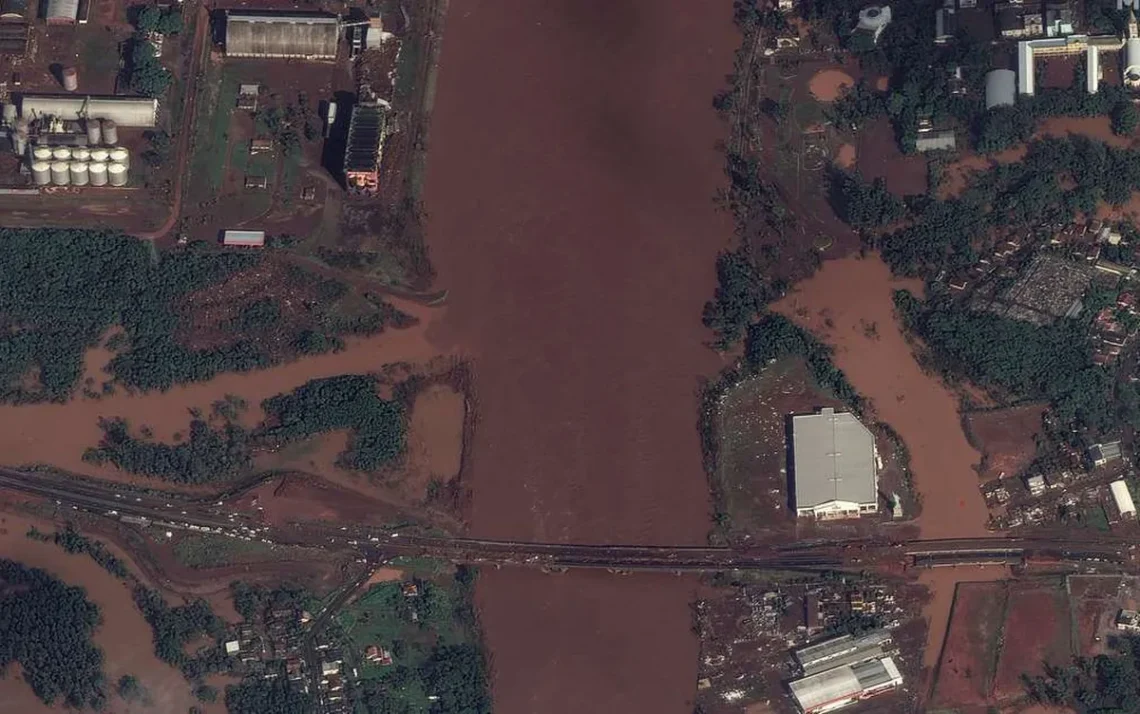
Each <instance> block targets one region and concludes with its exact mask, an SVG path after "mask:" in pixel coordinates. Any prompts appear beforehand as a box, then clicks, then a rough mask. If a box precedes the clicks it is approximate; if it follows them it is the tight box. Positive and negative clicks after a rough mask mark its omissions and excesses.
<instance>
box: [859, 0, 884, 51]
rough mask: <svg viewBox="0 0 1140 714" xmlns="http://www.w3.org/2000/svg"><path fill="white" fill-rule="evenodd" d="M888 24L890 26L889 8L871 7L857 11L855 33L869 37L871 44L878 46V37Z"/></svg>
mask: <svg viewBox="0 0 1140 714" xmlns="http://www.w3.org/2000/svg"><path fill="white" fill-rule="evenodd" d="M889 24H891V6H890V5H884V6H883V7H879V6H877V5H871V6H870V7H865V8H863V9H862V10H860V11H859V21H858V22H857V23H856V25H855V31H856V32H863V33H866V34H868V35H870V37H871V43H872V44H878V42H879V37H880V36H882V34H883V30H885V29H887V25H889Z"/></svg>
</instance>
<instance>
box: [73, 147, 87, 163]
mask: <svg viewBox="0 0 1140 714" xmlns="http://www.w3.org/2000/svg"><path fill="white" fill-rule="evenodd" d="M90 158H91V152H90V151H89V150H88V149H86V148H85V147H82V146H77V147H75V148H74V149H72V150H71V160H72V161H87V160H88V159H90Z"/></svg>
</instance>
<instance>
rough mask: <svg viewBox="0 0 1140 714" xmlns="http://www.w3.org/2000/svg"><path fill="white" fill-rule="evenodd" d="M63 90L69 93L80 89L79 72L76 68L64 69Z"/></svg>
mask: <svg viewBox="0 0 1140 714" xmlns="http://www.w3.org/2000/svg"><path fill="white" fill-rule="evenodd" d="M63 88H64V89H66V90H67V91H69V92H74V91H75V90H77V89H79V70H77V69H75V68H74V67H64V68H63Z"/></svg>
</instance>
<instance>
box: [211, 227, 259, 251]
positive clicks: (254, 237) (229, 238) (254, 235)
mask: <svg viewBox="0 0 1140 714" xmlns="http://www.w3.org/2000/svg"><path fill="white" fill-rule="evenodd" d="M222 245H232V246H243V247H247V248H261V247H263V246H264V245H265V231H226V232H225V233H223V234H222Z"/></svg>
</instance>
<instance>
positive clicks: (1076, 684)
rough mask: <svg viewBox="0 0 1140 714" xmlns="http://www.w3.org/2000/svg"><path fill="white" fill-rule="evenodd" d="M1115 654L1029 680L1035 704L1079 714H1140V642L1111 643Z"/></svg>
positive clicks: (1115, 640) (1080, 659)
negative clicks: (1139, 713)
mask: <svg viewBox="0 0 1140 714" xmlns="http://www.w3.org/2000/svg"><path fill="white" fill-rule="evenodd" d="M1112 644H1113V647H1114V650H1115V651H1113V652H1110V653H1109V654H1103V655H1097V656H1095V657H1078V658H1077V659H1076V660H1074V662H1073V663H1072V664H1071V665H1069V666H1067V667H1048V668H1047V669H1046V673H1045V675H1044V676H1040V677H1031V678H1028V679H1027V680H1026V687H1027V689H1028V691H1029V694H1030V696H1031V697H1033V698H1034V699H1035V700H1037V701H1039V702H1041V703H1043V704H1047V705H1054V706H1063V707H1071V708H1072V709H1073V710H1074V711H1076V712H1078V713H1079V714H1091V713H1092V712H1097V713H1098V714H1125V713H1126V712H1135V711H1140V639H1137V638H1135V637H1117V638H1113V639H1112Z"/></svg>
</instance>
